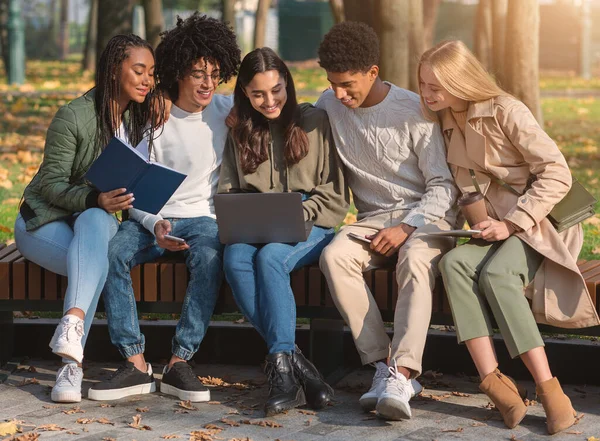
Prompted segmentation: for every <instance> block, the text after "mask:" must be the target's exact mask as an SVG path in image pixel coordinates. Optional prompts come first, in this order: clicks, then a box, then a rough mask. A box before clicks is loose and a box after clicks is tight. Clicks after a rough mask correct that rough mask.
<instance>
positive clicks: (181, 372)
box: [175, 365, 199, 383]
mask: <svg viewBox="0 0 600 441" xmlns="http://www.w3.org/2000/svg"><path fill="white" fill-rule="evenodd" d="M175 372H176V374H177V376H178V377H179V379H180V380H182V381H183V382H184V383H190V382H196V381H199V380H198V377H196V375H195V374H194V371H193V370H192V367H191V366H190V365H188V366H187V368H184V369H177V370H176V371H175Z"/></svg>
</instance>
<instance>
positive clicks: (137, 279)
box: [131, 265, 142, 302]
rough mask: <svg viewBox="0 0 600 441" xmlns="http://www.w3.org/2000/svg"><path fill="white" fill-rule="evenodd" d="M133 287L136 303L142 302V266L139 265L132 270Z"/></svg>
mask: <svg viewBox="0 0 600 441" xmlns="http://www.w3.org/2000/svg"><path fill="white" fill-rule="evenodd" d="M131 286H132V287H133V295H134V297H135V301H136V302H139V301H140V300H142V265H138V266H136V267H134V268H133V269H132V270H131Z"/></svg>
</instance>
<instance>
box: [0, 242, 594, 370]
mask: <svg viewBox="0 0 600 441" xmlns="http://www.w3.org/2000/svg"><path fill="white" fill-rule="evenodd" d="M578 265H579V268H580V269H581V271H582V273H583V275H584V278H585V280H586V283H587V286H588V289H589V291H590V294H591V295H592V298H593V300H594V304H595V305H596V308H598V306H599V305H598V303H596V298H597V297H598V296H600V261H596V260H595V261H584V260H581V261H579V262H578ZM131 275H132V282H133V289H134V292H135V297H136V300H137V302H138V310H139V311H140V312H144V313H180V312H181V303H182V301H183V298H184V296H185V291H186V287H187V282H188V272H187V268H186V265H185V263H184V262H183V261H182V260H175V259H173V258H170V259H169V258H165V259H161V260H158V261H156V262H152V263H146V264H144V265H139V266H137V267H135V268H134V269H133V270H132V272H131ZM364 277H365V281H366V283H367V285H368V286H369V287H370V288H371V291H372V292H373V295H374V297H375V301H376V302H377V305H378V307H379V309H380V311H381V314H382V317H383V320H384V321H387V322H393V317H394V308H395V305H396V299H397V296H398V294H397V292H398V289H397V283H396V278H395V277H394V271H393V269H392V268H385V269H376V270H373V271H369V272H367V273H365V275H364ZM440 282H441V281H440ZM291 284H292V290H293V292H294V297H295V299H296V305H297V315H298V317H302V318H309V319H311V332H312V331H313V330H314V331H315V332H321V335H320V336H319V337H318V338H311V342H316V341H318V342H319V343H321V345H320V346H321V349H319V348H312V346H313V345H312V344H311V354H312V355H314V356H315V357H316V358H318V357H319V354H321V355H322V356H323V357H324V358H327V359H331V360H335V354H333V353H332V351H335V349H334V348H341V344H339V343H340V341H341V340H338V339H341V334H342V333H341V330H342V329H343V323H342V321H341V317H340V315H339V313H338V311H337V309H336V308H335V305H334V304H333V301H332V299H331V296H330V295H329V291H328V289H327V283H326V281H325V278H324V277H323V275H322V274H321V271H320V270H319V268H318V266H316V265H313V266H309V267H306V268H302V269H300V270H298V271H295V272H294V273H292V281H291ZM66 287H67V278H66V277H63V276H59V275H57V274H54V273H52V272H51V271H48V270H45V269H43V268H41V267H40V266H38V265H36V264H34V263H32V262H29V261H27V260H25V258H23V257H22V256H21V254H20V253H19V251H18V250H17V249H16V246H15V245H14V244H12V245H9V246H4V245H0V335H1V336H2V339H1V341H0V345H1V347H0V361H3V362H4V361H6V360H7V359H10V357H11V354H12V340H13V337H12V332H13V331H12V328H13V326H12V324H13V314H12V312H13V311H62V306H63V297H64V294H65V291H66ZM237 310H238V308H237V306H236V304H235V301H234V300H233V296H232V294H231V291H230V289H229V287H228V286H227V284H225V283H224V284H223V287H222V288H221V294H220V296H219V300H218V302H217V306H216V309H215V313H216V314H221V313H224V312H235V311H237ZM431 323H432V324H435V325H451V324H452V315H451V313H450V307H449V304H448V301H447V299H446V296H445V294H444V291H443V287H442V286H441V283H438V286H437V287H436V289H435V291H434V294H433V308H432V318H431ZM542 328H543V330H545V331H550V332H554V333H565V332H568V333H570V334H575V333H579V334H583V335H600V327H594V328H586V329H581V330H568V331H565V330H563V329H559V328H550V327H542ZM324 335H325V336H328V337H325V338H324V337H323V336H324ZM332 336H333V337H332ZM332 339H333V340H332ZM313 349H314V350H313ZM340 350H341V349H340ZM338 355H339V354H338Z"/></svg>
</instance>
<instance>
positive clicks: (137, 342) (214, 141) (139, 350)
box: [88, 13, 240, 401]
mask: <svg viewBox="0 0 600 441" xmlns="http://www.w3.org/2000/svg"><path fill="white" fill-rule="evenodd" d="M161 36H162V41H161V43H160V44H159V46H158V48H157V49H156V57H157V63H156V75H157V77H158V81H159V87H160V88H161V89H162V90H163V94H166V96H167V97H168V98H170V100H171V101H172V106H171V107H170V112H169V118H168V119H167V121H166V122H165V124H164V126H163V129H162V133H161V134H159V136H158V137H156V139H154V140H153V143H152V148H151V149H150V151H148V150H149V149H148V144H146V145H140V146H138V150H140V151H142V152H143V153H144V154H146V155H149V156H150V159H152V160H153V161H155V162H158V163H161V164H163V165H165V166H168V167H170V168H172V169H175V170H177V171H180V172H182V173H185V174H186V175H187V177H186V179H185V180H184V181H183V183H182V184H181V186H180V187H179V188H178V189H177V191H176V192H175V193H174V194H173V196H171V198H170V199H169V201H168V202H167V203H166V204H165V206H164V207H163V208H162V210H161V211H160V213H158V214H157V215H154V214H150V213H146V212H143V211H139V210H135V209H132V210H130V217H131V219H130V220H128V221H126V222H123V223H122V225H121V228H120V230H119V232H118V233H117V235H116V236H115V237H114V239H113V240H112V241H111V243H110V246H109V253H108V256H109V263H110V265H109V266H110V269H109V273H108V278H107V283H106V285H105V288H104V303H105V306H106V312H107V316H108V328H109V331H110V337H111V341H112V343H113V344H114V345H115V346H116V347H117V348H118V349H119V352H120V353H121V355H122V356H123V357H124V358H125V359H126V360H127V361H126V362H125V364H124V365H123V366H122V367H121V368H120V369H119V370H117V371H116V372H115V373H114V374H113V375H112V376H111V377H110V378H109V379H108V380H106V381H104V382H102V383H99V384H95V385H94V386H92V388H91V389H90V391H89V395H88V396H89V398H91V399H95V400H114V399H119V398H123V397H126V396H128V395H133V394H139V393H149V392H153V391H154V390H155V389H156V386H155V383H154V377H153V375H152V367H151V365H150V364H149V363H146V360H145V359H144V344H145V340H144V336H143V335H142V334H141V332H140V327H139V323H138V317H137V312H136V308H135V295H134V292H133V288H132V283H131V274H130V271H131V269H132V268H133V267H135V266H136V265H139V264H142V263H144V262H149V261H152V260H154V259H156V258H158V257H160V256H162V255H164V254H165V253H166V252H173V253H183V255H184V257H185V261H186V265H187V268H188V270H189V274H190V280H189V283H188V286H187V291H186V294H185V298H184V299H183V306H182V310H181V317H180V319H179V322H178V324H177V328H176V331H175V336H174V337H173V342H172V356H171V359H170V360H169V362H168V364H167V365H166V366H165V367H164V370H163V377H162V382H161V385H160V390H161V392H163V393H165V394H169V395H174V396H176V397H178V398H179V399H180V400H190V401H209V400H210V392H209V391H208V389H207V388H206V387H204V386H203V385H202V383H201V382H200V380H198V377H197V376H196V375H194V372H193V371H192V368H191V366H190V365H189V364H188V363H187V362H188V360H190V359H191V358H192V357H193V356H194V354H195V353H196V351H197V350H198V348H199V346H200V343H201V342H202V339H203V338H204V335H205V333H206V330H207V328H208V324H209V321H210V317H211V315H212V313H213V310H214V307H215V303H216V300H217V296H218V292H219V288H220V285H221V280H222V255H223V246H222V245H221V243H220V242H219V236H218V230H217V223H216V219H215V211H214V206H213V196H214V195H215V194H216V192H217V185H218V181H219V171H220V166H221V159H222V157H223V150H224V147H225V140H226V137H227V127H226V125H225V119H226V117H227V115H228V114H229V112H230V110H231V107H232V106H233V100H232V98H231V97H229V96H223V95H217V94H215V90H216V88H217V86H218V85H219V84H220V83H221V82H222V81H228V80H229V79H231V77H232V76H234V75H236V74H237V71H238V68H239V64H240V50H239V48H238V46H237V43H236V37H235V34H234V33H233V31H232V30H231V29H230V28H229V27H228V26H227V25H226V24H225V23H223V22H220V21H218V20H215V19H212V18H207V17H206V16H202V15H200V14H198V13H195V14H194V15H192V16H191V17H189V18H187V19H186V20H182V19H180V18H178V20H177V26H176V27H175V28H174V29H172V30H170V31H168V32H165V33H163V34H162V35H161ZM134 197H135V195H134ZM167 235H169V236H175V237H177V238H180V239H183V240H184V242H182V243H180V242H177V241H174V240H172V239H170V238H169V237H167Z"/></svg>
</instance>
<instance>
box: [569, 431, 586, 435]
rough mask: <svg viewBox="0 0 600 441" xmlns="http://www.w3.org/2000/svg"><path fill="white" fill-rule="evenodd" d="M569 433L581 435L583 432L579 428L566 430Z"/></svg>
mask: <svg viewBox="0 0 600 441" xmlns="http://www.w3.org/2000/svg"><path fill="white" fill-rule="evenodd" d="M565 433H566V434H567V435H581V434H582V433H583V432H580V431H579V430H570V431H569V432H565Z"/></svg>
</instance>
